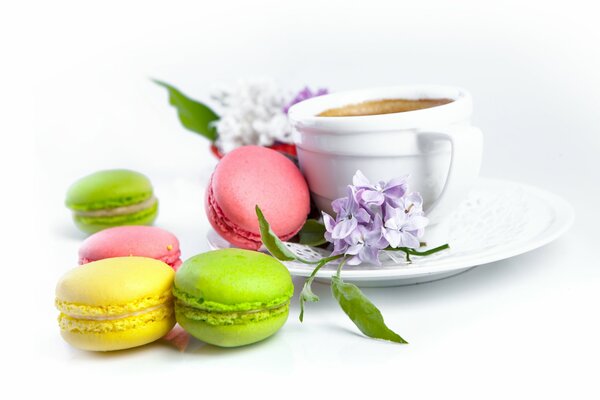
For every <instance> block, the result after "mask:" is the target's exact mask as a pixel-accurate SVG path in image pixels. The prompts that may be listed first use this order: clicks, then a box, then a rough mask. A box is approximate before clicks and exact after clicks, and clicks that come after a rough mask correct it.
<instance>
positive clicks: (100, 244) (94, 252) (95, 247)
mask: <svg viewBox="0 0 600 400" xmlns="http://www.w3.org/2000/svg"><path fill="white" fill-rule="evenodd" d="M126 256H141V257H149V258H154V259H155V260H160V261H163V262H164V263H166V264H169V265H170V266H171V267H173V268H176V267H178V266H179V265H180V264H181V260H180V256H181V251H180V248H179V240H177V237H175V235H173V234H172V233H171V232H168V231H166V230H164V229H161V228H158V227H154V226H120V227H115V228H109V229H104V230H102V231H100V232H98V233H96V234H94V235H92V236H90V237H88V238H87V239H86V240H85V241H84V242H83V244H82V245H81V247H80V248H79V263H80V264H85V263H89V262H92V261H97V260H102V259H105V258H113V257H126Z"/></svg>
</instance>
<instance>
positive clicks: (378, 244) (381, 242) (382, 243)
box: [371, 229, 390, 249]
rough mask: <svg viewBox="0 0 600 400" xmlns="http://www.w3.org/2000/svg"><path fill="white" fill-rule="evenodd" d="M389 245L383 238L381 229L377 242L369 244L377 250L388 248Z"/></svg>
mask: <svg viewBox="0 0 600 400" xmlns="http://www.w3.org/2000/svg"><path fill="white" fill-rule="evenodd" d="M389 245H390V244H389V242H388V241H387V239H386V238H385V237H384V236H383V229H382V231H381V237H380V238H379V240H378V241H377V242H375V243H373V244H371V246H373V247H376V248H378V249H385V248H386V247H388V246H389Z"/></svg>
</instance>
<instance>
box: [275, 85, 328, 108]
mask: <svg viewBox="0 0 600 400" xmlns="http://www.w3.org/2000/svg"><path fill="white" fill-rule="evenodd" d="M327 93H329V91H328V90H327V89H325V88H319V89H317V91H316V92H313V91H312V90H310V88H309V87H308V86H306V87H305V88H304V89H302V90H301V91H300V92H298V94H297V95H296V97H294V98H293V99H292V101H290V102H289V103H288V104H286V105H285V106H284V107H283V112H284V113H285V114H287V113H288V111H289V109H290V107H291V106H293V105H294V104H296V103H300V102H301V101H304V100H308V99H310V98H313V97H317V96H322V95H324V94H327Z"/></svg>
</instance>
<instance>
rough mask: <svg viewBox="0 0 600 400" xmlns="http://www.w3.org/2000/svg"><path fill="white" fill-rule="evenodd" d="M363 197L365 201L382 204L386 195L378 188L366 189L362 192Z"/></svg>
mask: <svg viewBox="0 0 600 400" xmlns="http://www.w3.org/2000/svg"><path fill="white" fill-rule="evenodd" d="M361 199H362V200H363V201H364V202H365V203H374V204H377V205H381V204H383V201H384V200H385V197H384V195H383V193H381V192H378V191H376V190H365V191H363V192H362V194H361Z"/></svg>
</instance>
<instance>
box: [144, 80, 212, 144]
mask: <svg viewBox="0 0 600 400" xmlns="http://www.w3.org/2000/svg"><path fill="white" fill-rule="evenodd" d="M154 82H155V83H156V84H158V85H160V86H162V87H164V88H166V89H167V91H168V92H169V103H170V104H171V105H172V106H173V107H175V108H176V109H177V114H178V116H179V120H180V121H181V124H182V125H183V126H184V127H185V128H186V129H189V130H190V131H192V132H196V133H199V134H201V135H202V136H204V137H205V138H207V139H209V140H210V141H212V142H214V141H215V140H216V139H217V130H216V128H215V127H214V126H213V124H212V123H213V122H214V121H216V120H218V119H219V116H218V115H217V114H216V113H215V112H214V111H213V110H211V109H210V108H209V107H208V106H206V105H204V104H202V103H200V102H197V101H195V100H192V99H190V98H189V97H187V96H186V95H184V94H183V93H181V92H180V91H179V90H177V89H175V88H174V87H173V86H171V85H169V84H167V83H165V82H161V81H158V80H154Z"/></svg>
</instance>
